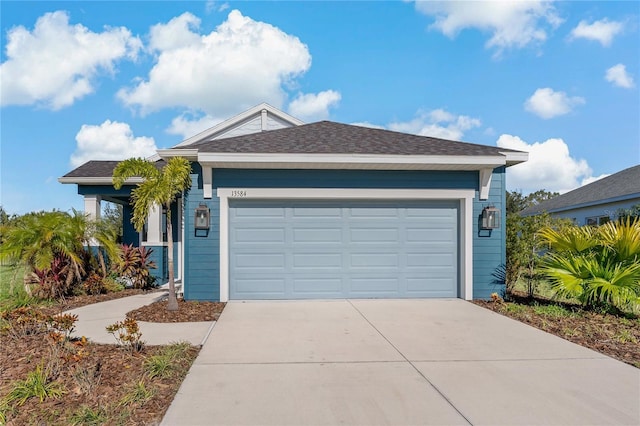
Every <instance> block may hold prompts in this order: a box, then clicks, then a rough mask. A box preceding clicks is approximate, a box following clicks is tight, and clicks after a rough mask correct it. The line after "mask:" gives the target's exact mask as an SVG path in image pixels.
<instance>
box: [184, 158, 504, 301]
mask: <svg viewBox="0 0 640 426" xmlns="http://www.w3.org/2000/svg"><path fill="white" fill-rule="evenodd" d="M504 171H505V170H504V167H500V168H497V169H496V170H494V173H493V178H492V182H491V190H490V192H489V200H486V201H479V200H478V191H477V189H478V172H473V171H460V172H446V171H370V170H248V169H216V170H214V171H213V198H212V199H208V200H205V199H204V196H203V195H204V194H203V188H202V178H201V169H200V166H199V165H198V164H193V174H192V181H193V185H192V188H191V190H190V191H189V194H188V197H187V202H186V209H185V218H184V223H185V229H186V232H185V240H186V241H185V282H186V285H185V298H186V299H191V300H219V297H220V272H219V266H220V265H219V261H220V249H219V247H220V242H219V237H220V233H219V226H220V222H219V216H220V201H219V199H218V198H217V197H216V190H217V188H220V187H222V188H224V187H237V188H407V189H474V190H475V191H476V197H475V201H474V211H473V214H474V217H475V218H476V219H477V220H475V221H474V224H473V227H474V229H473V232H474V236H473V240H474V241H473V244H474V250H473V257H474V274H473V279H474V293H473V297H474V298H488V297H489V296H490V294H491V293H492V292H494V291H500V290H501V286H499V285H496V284H494V277H493V276H492V274H493V273H494V272H495V271H496V270H497V268H499V266H500V265H501V264H503V263H504V261H505V244H504V235H505V233H504V232H505V228H504V217H505V214H504V203H505V192H504V183H505V179H504ZM201 203H202V204H205V205H207V206H208V207H209V209H210V210H211V229H210V231H209V232H208V233H199V234H196V233H195V232H194V229H193V212H194V211H195V209H196V207H198V206H199V205H200V204H201ZM488 205H493V206H495V207H497V208H499V209H501V210H502V219H503V220H502V226H501V228H500V229H497V230H493V231H481V230H480V223H479V218H480V216H481V214H482V209H483V207H485V206H488Z"/></svg>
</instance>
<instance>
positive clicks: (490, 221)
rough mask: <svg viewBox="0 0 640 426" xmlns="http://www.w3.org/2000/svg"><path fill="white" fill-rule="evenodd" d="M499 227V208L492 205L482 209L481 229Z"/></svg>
mask: <svg viewBox="0 0 640 426" xmlns="http://www.w3.org/2000/svg"><path fill="white" fill-rule="evenodd" d="M497 228H500V210H499V209H497V208H495V207H494V206H489V207H485V208H484V209H482V229H497Z"/></svg>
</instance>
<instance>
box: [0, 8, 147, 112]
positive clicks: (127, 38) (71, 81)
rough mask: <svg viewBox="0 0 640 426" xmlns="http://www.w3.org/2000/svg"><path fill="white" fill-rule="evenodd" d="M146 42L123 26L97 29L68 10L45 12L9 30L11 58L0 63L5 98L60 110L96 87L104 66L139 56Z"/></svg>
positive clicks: (1, 98) (0, 95) (3, 102)
mask: <svg viewBox="0 0 640 426" xmlns="http://www.w3.org/2000/svg"><path fill="white" fill-rule="evenodd" d="M141 46H142V43H141V42H140V40H139V39H138V38H137V37H133V36H132V35H131V32H130V31H129V30H128V29H126V28H124V27H119V28H105V29H104V31H103V32H101V33H95V32H92V31H90V30H89V29H87V28H86V27H84V26H82V25H80V24H76V25H69V15H68V14H67V13H66V12H63V11H57V12H52V13H46V14H44V15H43V16H41V17H40V18H38V20H37V21H36V24H35V27H34V29H33V31H29V30H28V29H27V28H25V27H23V26H18V27H14V28H12V29H10V30H9V31H8V34H7V45H6V54H7V58H8V59H7V60H6V61H5V62H4V63H3V64H2V65H0V84H1V90H0V104H1V105H32V104H36V103H39V104H42V105H44V106H46V107H48V108H51V109H53V110H57V109H60V108H63V107H66V106H69V105H71V104H73V103H74V102H75V101H76V100H78V99H81V98H83V97H84V96H86V95H88V94H89V93H92V92H93V91H94V90H95V88H94V81H93V80H94V79H95V78H96V76H97V75H98V74H99V73H100V72H101V71H103V72H107V73H113V72H114V65H115V63H116V61H118V60H120V59H122V58H129V59H134V58H135V57H136V55H137V52H138V51H139V49H140V48H141Z"/></svg>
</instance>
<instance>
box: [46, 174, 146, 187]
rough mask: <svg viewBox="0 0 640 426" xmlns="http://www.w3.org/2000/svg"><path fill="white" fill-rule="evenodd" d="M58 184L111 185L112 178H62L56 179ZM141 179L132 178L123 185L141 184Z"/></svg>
mask: <svg viewBox="0 0 640 426" xmlns="http://www.w3.org/2000/svg"><path fill="white" fill-rule="evenodd" d="M58 182H60V183H62V184H77V185H113V177H112V176H91V177H88V176H77V177H75V176H62V177H60V178H58ZM142 182H143V180H142V178H139V177H133V178H129V179H127V180H126V181H125V182H124V184H125V185H136V184H139V183H142Z"/></svg>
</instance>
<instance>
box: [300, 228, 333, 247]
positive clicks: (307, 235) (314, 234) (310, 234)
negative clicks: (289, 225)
mask: <svg viewBox="0 0 640 426" xmlns="http://www.w3.org/2000/svg"><path fill="white" fill-rule="evenodd" d="M293 242H294V243H307V242H311V243H313V244H318V243H338V244H339V243H341V242H342V228H326V227H322V226H318V227H317V228H297V227H296V228H293Z"/></svg>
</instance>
